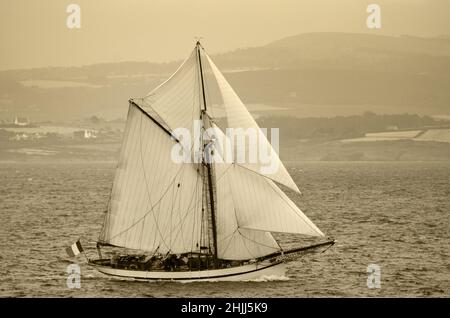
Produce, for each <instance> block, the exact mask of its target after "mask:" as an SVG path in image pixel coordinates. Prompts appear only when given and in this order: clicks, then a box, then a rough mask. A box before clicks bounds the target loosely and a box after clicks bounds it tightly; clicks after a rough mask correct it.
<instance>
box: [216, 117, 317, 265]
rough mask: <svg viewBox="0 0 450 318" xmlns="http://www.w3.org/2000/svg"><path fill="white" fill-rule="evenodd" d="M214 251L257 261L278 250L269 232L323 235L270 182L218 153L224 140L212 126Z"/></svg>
mask: <svg viewBox="0 0 450 318" xmlns="http://www.w3.org/2000/svg"><path fill="white" fill-rule="evenodd" d="M212 128H213V129H214V131H213V132H211V135H214V136H215V137H216V138H215V142H214V146H213V150H214V161H215V164H214V169H215V176H216V200H217V215H216V220H217V221H216V222H217V250H218V256H219V258H222V259H232V260H242V259H251V258H257V257H261V256H264V255H268V254H271V253H274V252H276V251H279V250H280V247H279V245H278V243H277V242H276V241H275V239H274V238H273V236H272V234H271V233H270V232H283V233H296V234H305V235H310V236H323V233H322V232H321V231H320V230H319V229H318V228H317V227H316V226H315V225H314V224H313V223H312V222H311V221H310V220H309V219H308V218H307V217H306V216H305V215H304V214H303V213H302V211H300V209H299V208H298V207H297V206H296V205H295V204H294V203H293V202H292V201H291V200H290V199H289V198H288V197H287V196H286V195H285V194H284V193H283V192H282V191H281V190H280V189H279V188H278V186H277V185H276V184H275V183H274V182H272V181H271V180H269V179H267V178H265V177H262V176H261V175H259V174H257V173H255V172H253V171H251V170H248V169H246V168H244V167H241V166H239V165H235V164H229V163H224V162H223V158H221V152H220V150H221V149H223V143H225V142H227V139H226V138H227V137H226V136H225V135H224V133H223V131H222V130H221V129H220V128H219V127H217V125H213V126H212Z"/></svg>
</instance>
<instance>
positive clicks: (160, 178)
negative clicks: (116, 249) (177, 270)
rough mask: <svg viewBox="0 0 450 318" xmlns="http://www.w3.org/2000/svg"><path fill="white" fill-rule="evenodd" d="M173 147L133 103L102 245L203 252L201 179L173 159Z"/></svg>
mask: <svg viewBox="0 0 450 318" xmlns="http://www.w3.org/2000/svg"><path fill="white" fill-rule="evenodd" d="M174 144H175V141H174V140H173V139H171V137H170V135H169V134H168V133H167V132H166V131H164V130H163V129H161V127H159V126H158V125H157V124H156V123H155V122H154V121H153V120H152V119H150V118H149V117H148V116H147V115H146V114H145V113H144V112H143V111H142V110H141V109H139V108H138V107H137V106H136V105H133V104H130V109H129V112H128V119H127V125H126V129H125V135H124V140H123V145H122V150H121V154H120V158H119V163H118V168H117V172H116V176H115V180H114V185H113V189H112V193H111V201H110V206H109V209H108V212H107V216H106V219H105V224H104V227H103V230H102V233H101V235H100V241H101V242H105V243H109V244H112V245H115V246H121V247H126V248H131V249H140V250H145V251H155V250H158V251H159V252H161V253H165V252H169V251H170V252H172V253H182V252H189V251H196V250H198V248H199V245H200V235H201V234H200V232H201V213H202V212H201V209H202V179H201V176H200V175H199V173H198V172H197V166H196V165H194V164H176V163H174V162H173V161H172V160H171V157H170V152H171V150H172V147H173V145H174Z"/></svg>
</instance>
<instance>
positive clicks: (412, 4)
mask: <svg viewBox="0 0 450 318" xmlns="http://www.w3.org/2000/svg"><path fill="white" fill-rule="evenodd" d="M72 3H74V4H78V5H79V6H80V8H81V28H79V29H69V28H68V27H67V25H66V20H67V18H68V16H69V15H70V13H67V12H66V9H67V7H68V5H70V4H72ZM371 3H376V4H378V5H379V6H380V8H381V21H382V27H381V29H376V30H374V29H368V28H367V26H366V19H367V16H368V15H369V13H367V12H366V9H367V6H368V5H369V4H371ZM449 21H450V1H449V0H371V1H367V0H95V1H93V0H69V1H66V0H39V1H34V0H0V40H1V42H0V43H1V46H2V47H1V50H0V70H5V69H18V68H19V69H21V68H33V67H45V66H79V65H86V64H94V63H104V62H120V61H152V62H166V61H172V60H176V59H180V58H184V57H185V56H186V55H187V54H188V53H189V52H190V51H191V49H192V46H193V45H194V43H195V41H194V38H195V37H196V36H201V37H202V38H203V39H202V43H203V45H204V46H205V47H206V49H207V51H208V52H209V53H211V54H214V53H221V52H226V51H230V50H234V49H237V48H243V47H254V46H260V45H264V44H267V43H270V42H272V41H274V40H278V39H281V38H284V37H287V36H292V35H296V34H300V33H309V32H355V33H372V34H382V35H402V34H408V35H414V36H422V37H435V36H449V35H450V22H449Z"/></svg>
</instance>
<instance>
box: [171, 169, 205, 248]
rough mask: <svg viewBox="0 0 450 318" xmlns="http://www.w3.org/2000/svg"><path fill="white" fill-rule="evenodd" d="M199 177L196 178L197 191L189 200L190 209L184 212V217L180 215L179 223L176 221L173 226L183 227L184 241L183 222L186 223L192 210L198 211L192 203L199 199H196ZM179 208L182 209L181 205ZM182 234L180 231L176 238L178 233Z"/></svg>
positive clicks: (196, 189)
mask: <svg viewBox="0 0 450 318" xmlns="http://www.w3.org/2000/svg"><path fill="white" fill-rule="evenodd" d="M198 179H199V178H198V177H197V179H196V181H195V182H196V184H195V192H193V194H192V196H191V199H190V202H189V205H188V209H187V210H186V212H185V214H184V216H182V217H180V220H179V221H178V223H176V224H175V225H174V226H173V227H174V228H177V227H181V236H182V240H183V241H184V238H183V235H182V232H183V224H184V221H185V220H186V218H187V217H188V215H189V214H190V212H191V211H194V212H196V210H195V205H194V206H192V204H193V203H194V204H195V203H196V202H197V200H195V197H196V194H197V191H198ZM179 204H181V202H179ZM179 210H181V208H180V207H179ZM194 216H195V214H194ZM194 225H195V222H194ZM193 228H194V226H193ZM179 234H180V232H179V233H178V234H177V236H176V237H175V239H177V238H178V235H179Z"/></svg>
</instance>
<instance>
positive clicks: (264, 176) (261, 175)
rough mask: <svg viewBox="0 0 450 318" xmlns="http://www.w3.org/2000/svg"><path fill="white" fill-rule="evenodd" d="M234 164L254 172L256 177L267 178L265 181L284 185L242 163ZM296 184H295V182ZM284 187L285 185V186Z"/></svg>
mask: <svg viewBox="0 0 450 318" xmlns="http://www.w3.org/2000/svg"><path fill="white" fill-rule="evenodd" d="M280 163H281V160H280ZM233 164H235V165H236V166H239V167H241V168H243V169H245V170H248V171H250V172H253V173H254V174H256V175H258V176H260V177H263V178H265V179H269V180H272V181H273V182H276V183H279V184H283V183H281V182H279V181H277V180H274V179H273V178H270V177H268V176H267V175H264V174H261V173H259V172H257V171H255V170H253V169H250V168H248V167H246V166H244V165H243V164H240V163H237V162H233ZM291 178H292V177H291ZM294 184H295V182H294ZM283 185H284V184H283ZM284 186H285V187H288V186H286V185H284ZM288 188H289V189H290V187H288Z"/></svg>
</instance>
